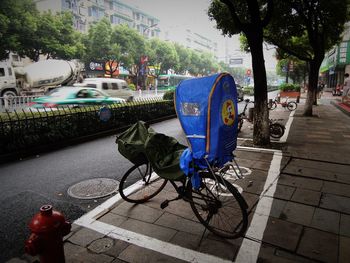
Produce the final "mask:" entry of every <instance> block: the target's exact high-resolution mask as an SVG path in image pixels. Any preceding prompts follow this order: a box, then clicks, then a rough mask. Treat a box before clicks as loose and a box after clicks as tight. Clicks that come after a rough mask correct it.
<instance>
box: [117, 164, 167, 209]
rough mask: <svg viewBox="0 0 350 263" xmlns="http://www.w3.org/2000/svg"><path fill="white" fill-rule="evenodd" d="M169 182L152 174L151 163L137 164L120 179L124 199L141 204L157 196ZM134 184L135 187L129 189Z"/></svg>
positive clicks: (121, 193) (120, 189) (120, 188)
mask: <svg viewBox="0 0 350 263" xmlns="http://www.w3.org/2000/svg"><path fill="white" fill-rule="evenodd" d="M167 182H168V180H166V179H164V178H161V177H159V176H158V175H156V174H154V173H153V174H152V166H151V165H150V164H149V163H147V164H140V165H138V164H136V165H134V166H133V167H131V168H130V169H129V170H128V171H127V172H126V173H125V174H124V176H123V177H122V179H121V180H120V184H119V193H120V195H121V197H122V198H123V199H124V200H126V201H128V202H131V203H136V204H140V203H144V202H146V201H148V200H149V199H151V198H153V197H154V196H156V195H157V194H158V193H159V192H160V191H162V189H163V188H164V186H165V185H166V183H167ZM132 184H135V185H134V187H133V188H132V189H131V188H129V189H128V187H129V186H131V185H132Z"/></svg>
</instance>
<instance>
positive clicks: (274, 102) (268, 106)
mask: <svg viewBox="0 0 350 263" xmlns="http://www.w3.org/2000/svg"><path fill="white" fill-rule="evenodd" d="M267 108H268V109H269V110H274V109H276V108H277V103H276V101H272V102H271V105H270V104H267Z"/></svg>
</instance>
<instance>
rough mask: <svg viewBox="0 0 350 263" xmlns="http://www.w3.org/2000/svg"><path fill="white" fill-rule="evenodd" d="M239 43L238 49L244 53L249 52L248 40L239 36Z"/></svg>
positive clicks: (242, 35) (241, 35)
mask: <svg viewBox="0 0 350 263" xmlns="http://www.w3.org/2000/svg"><path fill="white" fill-rule="evenodd" d="M239 43H240V49H241V50H242V51H244V52H246V53H249V52H250V48H249V44H248V39H247V38H246V36H245V35H244V34H240V35H239Z"/></svg>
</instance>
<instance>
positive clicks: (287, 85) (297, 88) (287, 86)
mask: <svg viewBox="0 0 350 263" xmlns="http://www.w3.org/2000/svg"><path fill="white" fill-rule="evenodd" d="M279 90H280V91H297V92H300V85H297V84H291V83H283V84H281V85H280V86H279Z"/></svg>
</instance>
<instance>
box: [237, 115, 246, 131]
mask: <svg viewBox="0 0 350 263" xmlns="http://www.w3.org/2000/svg"><path fill="white" fill-rule="evenodd" d="M243 122H244V119H243V118H239V119H238V126H237V131H238V132H240V131H241V129H242V127H243Z"/></svg>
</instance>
